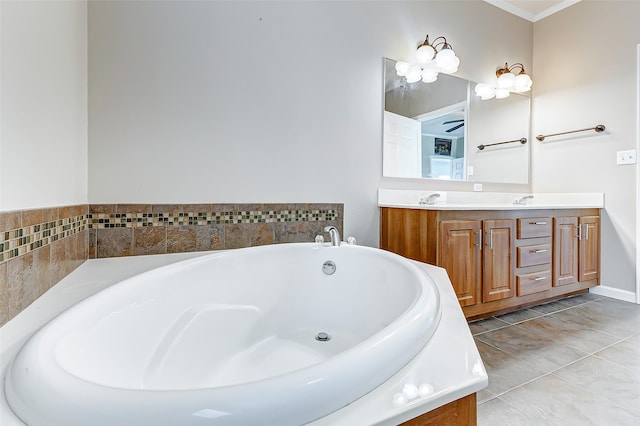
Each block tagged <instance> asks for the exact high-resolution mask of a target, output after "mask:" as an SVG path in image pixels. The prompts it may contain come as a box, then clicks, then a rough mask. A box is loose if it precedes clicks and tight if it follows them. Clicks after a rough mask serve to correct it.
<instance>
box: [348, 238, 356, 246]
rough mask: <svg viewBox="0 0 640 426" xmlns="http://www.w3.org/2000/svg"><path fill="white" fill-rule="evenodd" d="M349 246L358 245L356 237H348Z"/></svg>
mask: <svg viewBox="0 0 640 426" xmlns="http://www.w3.org/2000/svg"><path fill="white" fill-rule="evenodd" d="M347 244H349V245H350V246H355V245H356V237H347Z"/></svg>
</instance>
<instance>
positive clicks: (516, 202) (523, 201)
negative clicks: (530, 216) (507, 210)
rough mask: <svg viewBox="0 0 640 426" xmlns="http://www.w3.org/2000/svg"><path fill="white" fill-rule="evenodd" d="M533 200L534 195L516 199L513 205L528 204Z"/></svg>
mask: <svg viewBox="0 0 640 426" xmlns="http://www.w3.org/2000/svg"><path fill="white" fill-rule="evenodd" d="M530 198H533V195H525V196H524V197H520V198H516V199H515V200H513V204H527V200H528V199H530Z"/></svg>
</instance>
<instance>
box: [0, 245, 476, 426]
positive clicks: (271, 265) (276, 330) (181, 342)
mask: <svg viewBox="0 0 640 426" xmlns="http://www.w3.org/2000/svg"><path fill="white" fill-rule="evenodd" d="M325 261H332V262H334V263H335V266H336V270H335V273H334V274H332V275H327V274H325V273H324V272H323V263H324V262H325ZM440 313H441V309H440V303H439V291H438V289H437V287H436V285H435V284H434V282H433V280H432V279H431V277H430V275H429V274H427V273H425V271H424V270H423V269H421V268H419V267H418V266H416V264H415V262H411V261H408V260H406V259H404V258H401V257H399V256H396V255H394V254H391V253H388V252H384V251H381V250H376V249H371V248H366V247H358V246H345V245H343V246H341V247H327V246H319V245H317V244H285V245H275V246H264V247H254V248H248V249H239V250H232V251H226V252H218V253H214V254H210V255H206V256H201V257H196V258H194V259H189V260H185V261H181V262H178V263H174V264H171V265H168V266H164V267H161V268H158V269H153V270H151V271H148V272H145V273H143V274H140V275H137V276H134V277H131V278H129V279H126V280H124V281H122V282H119V283H117V284H115V285H112V286H110V287H108V288H106V289H105V290H103V291H101V292H99V293H96V294H95V295H93V296H91V297H89V298H87V299H85V300H84V301H82V302H80V303H78V304H76V305H74V306H72V307H71V308H70V309H68V310H66V311H65V312H63V313H62V314H61V315H59V316H57V317H56V318H54V319H53V320H51V321H49V322H48V323H47V324H46V325H45V326H44V327H42V328H41V329H40V330H39V331H38V332H36V333H35V334H34V335H33V336H32V337H31V338H30V339H29V340H28V341H27V342H26V343H25V344H24V345H23V346H22V348H21V349H20V351H19V352H18V353H17V355H16V356H15V358H14V360H13V362H12V364H11V365H10V366H9V367H8V369H7V374H6V381H5V392H6V397H7V401H8V402H9V406H10V407H11V408H12V410H13V411H14V412H15V413H16V414H17V416H18V417H19V418H20V419H21V420H22V422H24V423H25V424H28V425H40V424H42V425H47V426H57V425H60V426H72V425H89V424H90V425H92V426H100V425H154V426H155V425H180V426H187V425H204V424H207V425H218V424H220V425H259V424H265V425H299V424H304V423H308V422H311V421H314V420H316V419H319V418H322V417H325V416H328V415H330V414H331V413H333V412H336V411H337V410H340V409H341V408H343V407H345V406H347V405H350V404H352V403H353V402H354V401H356V400H358V399H362V397H363V396H364V395H366V394H368V393H370V392H372V390H374V389H376V388H378V387H379V386H380V385H381V384H383V383H385V382H386V381H388V380H389V379H390V378H391V377H392V376H394V375H396V374H397V373H399V372H401V371H403V370H404V369H405V366H406V365H407V364H408V363H410V362H411V361H412V360H413V359H414V358H415V357H416V356H417V355H418V354H419V353H420V352H421V351H422V350H423V349H424V347H425V345H426V344H427V343H428V342H429V340H430V338H431V337H432V335H433V334H434V333H435V332H436V330H437V327H438V322H439V319H440ZM321 332H323V333H327V334H328V335H329V336H330V340H328V341H318V340H316V336H317V335H318V333H321ZM473 349H475V347H474V348H473ZM472 352H473V351H472ZM472 355H474V354H473V353H472ZM475 356H477V352H476V353H475ZM477 358H478V360H479V357H477ZM480 365H481V362H480ZM433 368H438V367H437V366H434V367H433ZM476 368H477V366H476ZM481 370H482V371H481V372H480V373H483V374H484V376H482V374H478V372H477V371H476V372H475V373H474V374H475V379H476V380H475V381H474V386H475V387H474V389H476V388H478V385H479V384H482V383H481V382H482V380H484V385H486V373H484V369H483V368H481ZM430 386H431V385H430ZM429 392H433V387H432V386H431V389H429ZM422 396H424V397H426V395H422ZM388 402H389V405H390V406H391V407H394V408H397V407H398V406H399V405H402V404H403V402H402V401H398V400H397V398H396V400H395V404H393V401H392V398H389V400H388ZM405 411H406V410H405ZM325 418H330V416H329V417H325Z"/></svg>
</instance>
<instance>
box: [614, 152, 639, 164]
mask: <svg viewBox="0 0 640 426" xmlns="http://www.w3.org/2000/svg"><path fill="white" fill-rule="evenodd" d="M616 164H618V165H619V166H620V165H623V164H636V150H635V149H631V150H629V151H618V152H616Z"/></svg>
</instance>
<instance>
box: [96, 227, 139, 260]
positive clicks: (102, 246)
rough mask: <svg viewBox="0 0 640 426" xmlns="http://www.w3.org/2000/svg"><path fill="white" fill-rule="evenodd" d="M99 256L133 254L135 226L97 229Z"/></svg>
mask: <svg viewBox="0 0 640 426" xmlns="http://www.w3.org/2000/svg"><path fill="white" fill-rule="evenodd" d="M96 231H97V234H96V247H97V257H98V258H102V257H117V256H131V255H133V228H106V229H96Z"/></svg>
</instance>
